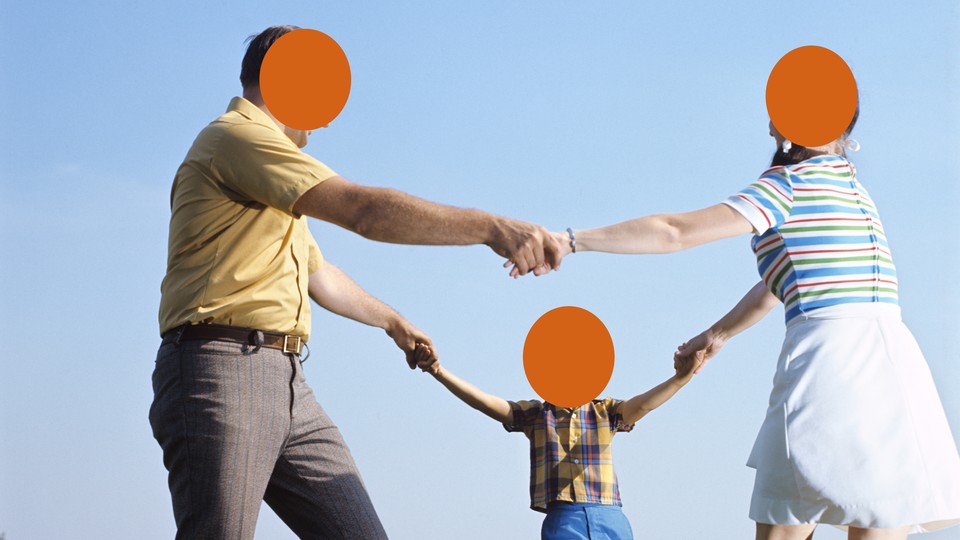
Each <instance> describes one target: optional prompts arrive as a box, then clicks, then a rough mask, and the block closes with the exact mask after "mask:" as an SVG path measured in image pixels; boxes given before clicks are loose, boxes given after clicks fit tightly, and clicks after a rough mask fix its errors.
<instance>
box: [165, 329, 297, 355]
mask: <svg viewBox="0 0 960 540" xmlns="http://www.w3.org/2000/svg"><path fill="white" fill-rule="evenodd" d="M160 337H161V338H162V339H163V340H164V341H166V340H173V341H175V342H177V343H179V342H181V341H188V340H197V339H209V340H215V341H231V342H234V343H245V344H247V345H251V346H261V347H267V348H269V349H277V350H279V351H283V352H284V353H286V354H296V355H300V354H302V352H303V347H304V345H306V342H305V341H304V340H303V339H302V338H301V337H300V336H294V335H290V334H281V333H278V332H264V331H262V330H256V329H253V328H241V327H239V326H224V325H222V324H185V325H183V326H178V327H176V328H174V329H173V330H170V331H168V332H165V333H164V334H163V335H162V336H160Z"/></svg>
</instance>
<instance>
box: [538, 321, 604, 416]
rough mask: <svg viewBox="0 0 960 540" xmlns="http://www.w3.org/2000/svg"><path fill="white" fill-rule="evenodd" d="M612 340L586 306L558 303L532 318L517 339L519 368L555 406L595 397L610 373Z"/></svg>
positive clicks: (581, 401) (546, 399)
mask: <svg viewBox="0 0 960 540" xmlns="http://www.w3.org/2000/svg"><path fill="white" fill-rule="evenodd" d="M613 356H614V355H613V340H612V339H611V338H610V333H609V332H607V327H606V326H604V324H603V322H602V321H601V320H600V319H599V318H597V316H596V315H594V314H593V313H590V312H589V311H587V310H585V309H583V308H579V307H574V306H564V307H558V308H556V309H552V310H550V311H548V312H546V313H544V314H543V315H541V316H540V318H539V319H537V322H535V323H533V327H532V328H530V332H529V333H528V334H527V340H526V341H525V342H524V344H523V370H524V372H525V373H526V374H527V380H528V381H530V386H532V387H533V389H534V391H535V392H536V393H537V395H539V396H540V397H541V398H543V399H544V400H545V401H548V402H550V403H553V404H554V405H558V406H560V407H571V408H575V407H579V406H581V405H583V404H585V403H589V402H590V401H591V400H593V399H595V398H596V397H597V396H598V395H600V392H602V391H603V389H604V388H606V386H607V383H608V382H609V381H610V375H611V374H613Z"/></svg>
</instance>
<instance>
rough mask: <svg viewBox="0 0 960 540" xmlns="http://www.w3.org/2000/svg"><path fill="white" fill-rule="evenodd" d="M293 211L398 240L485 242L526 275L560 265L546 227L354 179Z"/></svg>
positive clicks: (330, 186) (317, 189) (313, 192)
mask: <svg viewBox="0 0 960 540" xmlns="http://www.w3.org/2000/svg"><path fill="white" fill-rule="evenodd" d="M293 211H294V212H295V213H297V214H303V215H307V216H310V217H314V218H317V219H322V220H324V221H329V222H330V223H333V224H335V225H338V226H340V227H343V228H345V229H347V230H349V231H352V232H355V233H357V234H359V235H361V236H363V237H365V238H369V239H371V240H378V241H380V242H390V243H394V244H418V245H471V244H485V245H487V246H489V247H490V249H492V250H493V251H495V252H496V253H497V254H498V255H500V256H502V257H504V258H506V259H509V260H510V261H511V262H512V263H513V264H515V265H516V267H517V270H518V271H519V273H520V274H521V275H523V274H526V273H527V272H528V271H531V270H533V269H535V268H538V267H540V270H538V271H537V272H536V273H537V274H538V275H539V274H540V273H543V272H545V271H548V270H550V269H556V268H557V267H558V266H559V263H560V245H559V243H558V242H557V240H556V239H555V238H554V237H553V236H551V235H550V233H549V232H548V231H547V230H546V229H544V228H543V227H540V226H537V225H533V224H530V223H526V222H523V221H518V220H515V219H510V218H506V217H502V216H497V215H494V214H490V213H488V212H484V211H481V210H472V209H466V208H457V207H454V206H447V205H443V204H437V203H433V202H430V201H427V200H424V199H421V198H419V197H414V196H413V195H409V194H407V193H403V192H401V191H397V190H395V189H389V188H376V187H368V186H361V185H359V184H354V183H352V182H350V181H348V180H346V179H344V178H342V177H340V176H334V177H332V178H328V179H327V180H325V181H323V182H321V183H320V184H318V185H316V186H314V187H313V188H311V189H310V190H308V191H307V192H306V193H304V194H303V195H301V196H300V198H299V199H297V202H296V203H295V204H294V206H293Z"/></svg>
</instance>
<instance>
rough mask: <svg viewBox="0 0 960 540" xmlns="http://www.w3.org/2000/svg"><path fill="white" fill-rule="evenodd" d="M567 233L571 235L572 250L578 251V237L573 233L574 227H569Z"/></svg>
mask: <svg viewBox="0 0 960 540" xmlns="http://www.w3.org/2000/svg"><path fill="white" fill-rule="evenodd" d="M567 234H568V235H570V250H571V251H572V252H573V253H576V252H577V237H575V236H574V235H573V229H571V228H570V227H567Z"/></svg>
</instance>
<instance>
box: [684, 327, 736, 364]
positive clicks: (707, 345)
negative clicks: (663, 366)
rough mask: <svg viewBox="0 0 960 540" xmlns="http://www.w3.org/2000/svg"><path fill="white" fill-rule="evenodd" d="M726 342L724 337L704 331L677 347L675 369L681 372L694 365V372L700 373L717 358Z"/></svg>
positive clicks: (710, 331) (711, 331)
mask: <svg viewBox="0 0 960 540" xmlns="http://www.w3.org/2000/svg"><path fill="white" fill-rule="evenodd" d="M726 342H727V340H726V339H725V338H724V337H723V336H721V335H719V334H718V333H716V332H714V331H713V330H704V331H703V332H701V333H699V334H697V335H696V336H695V337H693V338H692V339H690V340H689V341H686V342H684V343H682V344H681V345H680V346H679V347H677V352H675V353H673V367H674V369H677V370H680V369H682V368H684V367H686V366H689V365H690V364H691V363H692V364H693V365H694V366H696V367H695V368H694V370H693V372H694V373H695V374H696V373H700V371H701V370H702V369H703V368H704V367H705V366H706V365H707V361H709V360H710V359H711V358H713V357H714V356H716V354H717V353H718V352H720V349H722V348H723V346H724V345H725V344H726Z"/></svg>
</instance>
